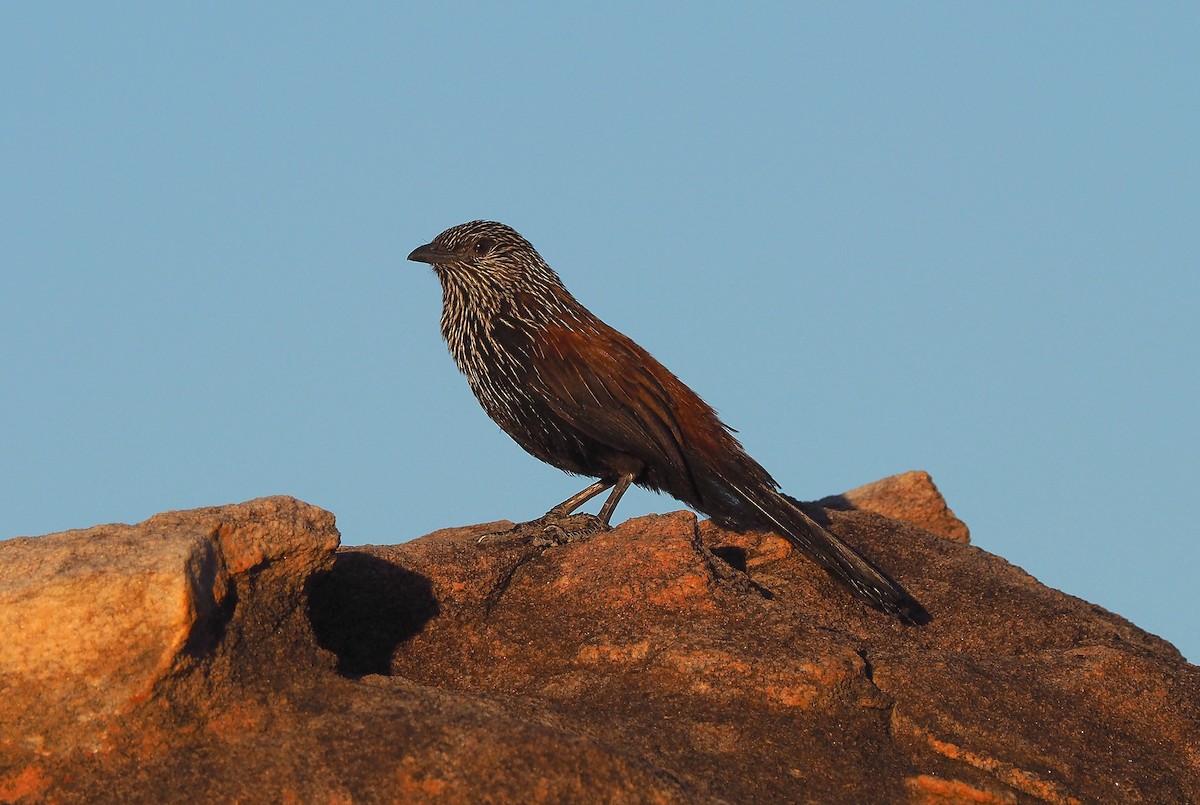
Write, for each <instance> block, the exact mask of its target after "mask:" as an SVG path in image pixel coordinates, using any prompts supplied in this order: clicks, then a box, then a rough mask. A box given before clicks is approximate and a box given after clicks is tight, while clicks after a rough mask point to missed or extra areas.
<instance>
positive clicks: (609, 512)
mask: <svg viewBox="0 0 1200 805" xmlns="http://www.w3.org/2000/svg"><path fill="white" fill-rule="evenodd" d="M633 479H634V475H633V474H632V473H625V474H624V475H622V476H621V477H620V478H618V479H617V482H616V483H615V484H613V485H612V488H613V491H612V492H611V493H610V494H609V496H608V500H606V501H604V505H603V506H601V507H600V514H599V515H598V516H599V518H600V522H602V523H604V524H605V525H608V524H609V520H611V519H612V516H613V512H615V511H616V510H617V504H618V503H620V502H621V496H622V495H624V494H625V492H626V491H627V490H628V489H629V485H630V484H631V483H633ZM592 486H595V484H592ZM591 488H592V487H591V486H589V487H588V489H591ZM584 491H587V490H584ZM602 491H604V490H602V489H597V490H596V494H597V495H598V494H600V492H602ZM581 494H582V493H581Z"/></svg>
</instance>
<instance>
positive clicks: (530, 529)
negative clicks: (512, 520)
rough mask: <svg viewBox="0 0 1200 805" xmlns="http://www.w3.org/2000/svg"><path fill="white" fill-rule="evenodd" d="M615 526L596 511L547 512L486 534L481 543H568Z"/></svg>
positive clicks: (609, 529)
mask: <svg viewBox="0 0 1200 805" xmlns="http://www.w3.org/2000/svg"><path fill="white" fill-rule="evenodd" d="M611 530H612V526H610V525H608V524H606V523H605V522H604V521H603V520H601V519H600V518H599V517H597V516H596V515H594V514H586V513H581V514H557V513H555V512H547V513H546V514H544V515H542V516H541V517H539V518H537V519H536V520H530V521H529V522H527V523H518V524H517V525H515V526H513V527H512V528H510V529H508V530H507V531H497V532H495V533H492V534H484V535H483V536H482V537H480V538H479V540H478V544H479V545H500V544H505V543H514V542H515V543H521V542H525V543H529V544H530V545H534V546H536V547H547V546H551V545H565V544H566V543H568V542H575V541H578V540H580V539H583V538H584V537H587V536H590V535H592V534H596V533H599V532H602V531H611Z"/></svg>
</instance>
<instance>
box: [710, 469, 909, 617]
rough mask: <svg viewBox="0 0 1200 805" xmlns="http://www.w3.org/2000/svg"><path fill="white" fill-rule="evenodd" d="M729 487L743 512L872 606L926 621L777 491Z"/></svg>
mask: <svg viewBox="0 0 1200 805" xmlns="http://www.w3.org/2000/svg"><path fill="white" fill-rule="evenodd" d="M726 480H727V481H728V479H726ZM728 488H729V490H730V491H732V492H734V493H736V495H737V497H738V498H740V501H741V502H742V503H743V505H745V506H746V507H748V509H749V510H748V511H745V512H744V514H746V515H748V516H750V517H751V518H752V519H754V520H755V521H758V522H760V523H762V525H764V526H766V527H768V528H770V529H771V530H773V531H776V532H777V533H779V534H780V535H781V536H783V537H785V538H787V540H788V541H789V542H791V543H792V544H793V545H795V546H796V547H797V548H799V549H800V550H801V551H803V552H804V554H805V555H806V556H808V558H810V559H812V560H813V561H814V562H816V563H817V564H818V565H820V566H821V567H823V568H824V569H825V570H826V572H828V573H829V575H831V576H833V577H834V578H835V579H837V580H838V581H840V582H841V583H842V584H844V585H845V586H846V587H847V588H848V589H849V590H850V591H851V592H853V593H854V594H855V595H857V596H858V597H859V598H861V599H863V600H864V601H866V602H867V603H868V604H870V605H871V606H873V607H876V608H877V609H881V610H883V611H884V612H888V613H891V614H893V615H898V616H899V617H900V619H901V620H902V621H904V622H905V623H917V624H921V623H928V622H929V620H931V618H930V616H929V613H928V612H926V611H925V608H924V607H923V606H921V605H920V603H918V602H917V600H916V599H915V598H913V597H912V596H911V595H909V594H908V593H907V592H906V591H905V589H904V588H903V587H901V586H900V585H899V584H897V583H896V582H895V581H894V580H893V579H891V578H890V577H889V576H888V575H887V574H886V573H884V572H883V571H882V570H880V569H879V568H877V567H875V566H874V565H873V564H871V563H870V562H869V561H867V560H866V559H865V558H864V557H862V556H861V555H859V554H858V552H856V551H855V550H854V549H853V548H851V547H850V546H849V545H847V544H846V543H844V542H842V541H841V540H840V539H838V538H837V537H835V536H834V535H833V534H830V533H829V532H828V531H826V530H825V529H824V528H822V527H821V526H820V525H818V524H817V523H816V522H815V521H814V520H813V519H812V518H811V517H809V516H808V515H807V514H805V513H804V512H803V511H801V510H800V508H799V507H798V506H797V505H796V504H795V503H793V502H792V501H790V500H789V499H788V498H786V497H784V496H783V495H782V494H780V493H779V492H777V491H776V490H774V489H772V488H770V487H762V488H757V489H756V488H746V487H745V486H743V485H740V484H733V483H730V484H729V487H728Z"/></svg>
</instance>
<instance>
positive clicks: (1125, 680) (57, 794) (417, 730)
mask: <svg viewBox="0 0 1200 805" xmlns="http://www.w3.org/2000/svg"><path fill="white" fill-rule="evenodd" d="M868 489H871V490H872V491H870V493H869V494H866V493H862V492H860V491H857V490H856V492H855V493H847V494H845V495H842V496H838V497H837V498H836V499H827V500H826V501H823V503H825V505H826V506H827V507H828V508H827V509H826V510H825V512H824V516H826V517H827V518H828V521H829V527H830V528H831V529H832V530H834V531H835V532H836V533H838V534H839V535H840V536H842V537H843V538H844V539H846V540H847V541H849V542H851V543H852V544H854V545H856V546H857V547H859V548H860V549H862V550H863V551H864V552H865V553H867V554H868V555H869V556H871V557H872V558H874V559H876V560H877V561H878V562H879V563H880V564H881V565H883V566H884V567H886V568H888V569H889V571H890V572H891V573H892V574H893V575H895V576H896V577H897V578H898V579H899V580H901V581H902V582H903V583H904V584H905V586H906V587H907V588H908V589H909V590H910V592H912V593H913V594H914V595H915V596H916V597H917V598H918V599H920V600H921V601H922V603H924V604H925V605H926V607H927V608H928V609H929V610H930V612H931V613H932V614H933V617H934V620H933V621H932V622H931V623H929V624H928V625H925V626H922V627H914V626H904V625H902V624H901V623H899V622H898V621H896V620H895V619H892V618H888V617H887V616H884V615H882V614H880V613H878V612H875V611H873V610H869V609H866V608H864V607H863V606H862V605H861V604H860V603H859V602H858V601H857V600H855V599H853V598H851V597H850V596H849V595H847V594H846V593H845V592H843V591H842V590H841V589H840V588H839V587H838V586H837V585H836V583H835V582H833V581H832V580H830V579H829V578H828V577H827V576H826V575H825V574H824V573H823V572H821V571H820V570H819V569H818V568H816V567H815V566H814V565H813V564H812V563H810V562H808V561H806V560H804V559H802V558H801V557H799V556H798V555H796V554H795V552H794V551H793V550H792V548H791V546H790V545H789V544H788V543H787V542H785V541H784V540H782V539H780V538H778V537H775V536H773V535H771V534H764V533H733V532H728V531H723V530H721V529H719V528H717V527H716V526H714V525H713V524H711V523H709V522H698V521H697V520H696V518H695V517H694V516H692V515H691V514H689V513H686V512H676V513H674V514H668V515H662V516H654V517H644V518H637V519H634V520H630V521H628V522H626V523H624V524H622V525H621V526H620V527H618V528H617V529H616V530H614V531H612V532H608V533H603V534H596V535H594V536H592V537H590V538H587V539H582V540H577V541H573V542H571V543H569V544H566V545H561V546H556V547H549V548H547V547H535V546H531V545H524V544H512V543H502V544H499V545H493V546H485V547H479V546H477V545H476V538H477V537H478V536H479V535H480V534H482V533H486V532H488V531H489V530H494V529H497V528H501V527H505V526H506V525H508V524H506V523H497V524H490V525H486V526H473V527H470V528H462V529H448V530H445V531H439V532H436V533H434V534H430V535H428V536H426V537H422V538H421V539H418V540H414V541H412V542H408V543H405V544H401V545H390V546H364V547H355V548H344V549H341V550H336V545H337V538H338V537H337V532H336V530H335V528H334V525H333V518H332V516H331V515H329V514H328V513H327V512H324V511H322V510H320V509H317V508H315V507H312V506H308V505H306V504H304V503H300V502H299V501H295V500H292V499H290V498H267V499H262V500H256V501H250V502H249V503H244V504H240V505H235V506H225V507H219V508H212V509H201V510H197V511H192V512H174V513H168V514H164V515H159V516H158V517H155V518H152V519H150V520H148V521H146V522H145V523H141V524H139V525H136V526H101V527H98V528H94V529H90V530H87V531H75V532H68V533H65V534H55V535H50V536H47V537H40V538H34V539H29V538H22V539H17V540H10V541H7V542H0V634H2V635H3V638H4V639H3V642H0V687H2V689H3V694H4V695H3V696H0V802H41V801H52V802H193V801H241V802H389V801H412V802H422V801H429V802H434V801H436V802H601V801H603V802H664V803H665V802H705V801H726V802H739V803H740V802H792V801H813V802H882V803H887V802H928V803H934V802H938V803H943V802H983V803H991V802H995V803H1008V802H1062V803H1067V802H1154V803H1162V802H1188V801H1197V800H1198V799H1200V715H1198V714H1200V669H1198V668H1196V667H1195V666H1192V665H1189V664H1188V663H1186V662H1185V661H1184V660H1183V658H1182V657H1180V656H1179V654H1178V652H1176V651H1175V650H1174V649H1173V648H1172V647H1171V646H1170V645H1169V644H1167V643H1165V642H1164V641H1162V640H1160V639H1158V638H1156V637H1154V636H1152V635H1149V634H1147V633H1145V632H1142V631H1140V630H1139V629H1137V628H1136V627H1134V626H1133V625H1132V624H1130V623H1128V622H1127V621H1125V620H1123V619H1122V618H1120V617H1118V616H1116V615H1113V614H1111V613H1108V612H1105V611H1104V610H1102V609H1100V608H1098V607H1095V606H1093V605H1091V604H1088V603H1086V602H1084V601H1081V600H1078V599H1075V598H1072V597H1070V596H1067V595H1064V594H1062V593H1059V592H1056V591H1054V590H1051V589H1048V588H1046V587H1044V586H1042V585H1040V584H1039V583H1038V582H1037V581H1036V580H1035V579H1033V578H1032V577H1030V576H1029V575H1028V574H1026V573H1024V572H1022V571H1021V570H1020V569H1018V568H1016V567H1014V566H1012V565H1010V564H1008V563H1007V562H1005V561H1004V560H1002V559H1000V558H998V557H995V556H992V555H990V554H988V553H986V552H984V551H981V550H979V549H977V548H974V547H972V546H970V545H969V544H966V542H965V538H966V529H965V526H962V525H961V523H958V521H957V519H956V518H953V515H952V514H950V513H949V510H948V509H947V508H946V506H945V502H944V501H943V500H942V499H941V496H940V495H938V494H937V492H936V489H935V488H934V487H933V485H932V482H931V481H929V480H928V476H925V475H923V474H908V476H907V477H903V476H902V477H900V478H898V479H885V482H880V483H878V484H875V485H871V487H868ZM871 509H878V510H883V511H886V512H888V513H889V514H890V515H892V517H895V518H897V519H890V518H889V517H885V516H883V515H881V514H879V513H877V511H872V510H871ZM913 523H919V524H920V526H921V527H918V526H917V525H913ZM955 523H958V526H955V525H954V524H955ZM959 526H961V528H959ZM926 529H929V530H926ZM935 529H936V530H938V531H939V532H940V533H942V534H944V535H945V536H939V535H938V534H936V533H933V531H934V530H935Z"/></svg>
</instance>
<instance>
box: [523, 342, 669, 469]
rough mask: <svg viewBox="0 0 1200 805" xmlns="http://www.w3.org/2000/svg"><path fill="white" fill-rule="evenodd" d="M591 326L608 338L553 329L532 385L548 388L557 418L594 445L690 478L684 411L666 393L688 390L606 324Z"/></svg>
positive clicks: (536, 355)
mask: <svg viewBox="0 0 1200 805" xmlns="http://www.w3.org/2000/svg"><path fill="white" fill-rule="evenodd" d="M590 326H591V327H593V328H602V330H603V331H602V332H595V331H594V330H593V331H580V330H578V329H574V328H567V327H559V326H555V327H552V328H549V329H547V330H546V332H545V334H544V337H543V338H542V339H541V340H540V342H539V343H538V345H537V348H536V349H534V350H533V351H532V352H533V355H532V357H533V368H534V371H533V373H532V374H531V377H530V382H533V383H538V384H539V385H540V386H541V388H540V389H539V390H540V391H541V392H542V396H543V397H544V399H545V400H546V402H547V404H548V405H549V407H550V409H551V411H553V412H554V414H555V415H556V416H558V417H560V418H562V419H563V420H565V421H566V422H567V423H568V424H569V425H570V426H571V427H572V428H574V429H576V430H578V431H579V432H581V433H582V434H583V435H585V436H586V437H587V438H589V439H591V440H593V441H595V442H597V443H599V444H601V445H603V446H605V447H607V448H609V449H611V450H614V451H617V452H621V453H625V454H628V455H631V456H634V457H635V458H638V459H640V460H641V461H643V462H644V463H646V464H647V465H658V464H661V463H662V462H663V461H666V462H667V463H668V464H669V465H671V469H672V470H674V471H675V472H676V473H677V474H678V475H679V476H680V477H688V476H690V475H691V472H690V470H689V468H688V462H687V461H686V459H685V458H684V436H683V433H682V430H681V428H680V424H679V419H678V417H677V412H676V410H675V407H674V406H673V405H672V404H671V395H670V394H669V393H668V391H667V390H666V389H665V388H664V387H663V383H664V382H668V383H670V382H672V381H673V383H675V384H678V385H680V386H682V385H683V384H682V383H680V382H679V381H678V380H677V379H676V378H675V377H674V375H671V374H670V372H668V371H667V370H666V368H664V367H663V366H662V364H660V363H658V361H656V360H655V359H654V358H652V357H651V356H650V355H649V353H647V352H646V351H645V350H643V349H642V348H641V347H639V346H637V345H636V344H635V343H633V341H631V340H630V339H628V338H627V337H625V336H624V335H622V334H620V333H618V332H617V331H615V330H613V329H611V328H609V327H607V326H606V325H604V324H602V323H599V322H597V323H596V324H594V325H590ZM597 336H600V337H597ZM599 345H602V346H599ZM660 376H661V379H660ZM685 388H686V387H685Z"/></svg>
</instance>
